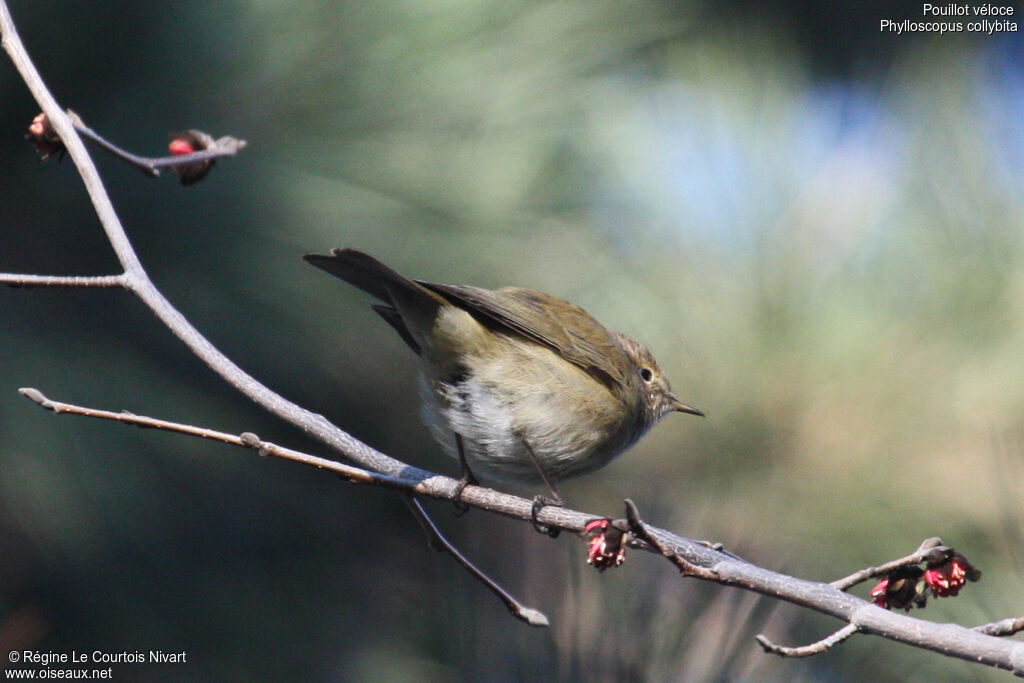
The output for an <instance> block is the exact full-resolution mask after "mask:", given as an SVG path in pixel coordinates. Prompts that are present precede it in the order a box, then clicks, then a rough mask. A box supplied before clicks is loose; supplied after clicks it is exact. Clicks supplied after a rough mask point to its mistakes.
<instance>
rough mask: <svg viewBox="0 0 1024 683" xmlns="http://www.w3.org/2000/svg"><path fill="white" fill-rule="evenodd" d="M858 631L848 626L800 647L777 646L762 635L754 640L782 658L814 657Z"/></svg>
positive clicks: (854, 627) (766, 650) (851, 625)
mask: <svg viewBox="0 0 1024 683" xmlns="http://www.w3.org/2000/svg"><path fill="white" fill-rule="evenodd" d="M857 631H858V629H857V627H856V626H855V625H853V624H847V625H846V626H844V627H842V628H841V629H839V630H838V631H836V632H835V633H833V634H832V635H830V636H829V637H827V638H822V639H821V640H819V641H817V642H815V643H811V644H810V645H801V646H800V647H785V646H783V645H776V644H775V643H773V642H772V641H770V640H769V639H768V637H767V636H765V635H764V634H761V633H759V634H757V635H756V636H754V640H756V641H757V642H758V643H759V644H760V645H761V647H763V648H764V651H765V652H768V653H771V654H773V655H779V656H780V657H811V656H813V655H820V654H822V653H823V652H828V651H829V650H831V649H832V648H833V647H835V646H836V645H838V644H839V643H841V642H843V641H844V640H846V639H847V638H849V637H850V636H852V635H853V634H854V633H857Z"/></svg>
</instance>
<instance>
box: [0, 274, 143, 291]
mask: <svg viewBox="0 0 1024 683" xmlns="http://www.w3.org/2000/svg"><path fill="white" fill-rule="evenodd" d="M126 282H127V278H125V276H124V275H123V274H122V275H31V274H26V273H0V285H7V286H8V287H23V288H29V287H98V288H116V287H124V286H125V283H126Z"/></svg>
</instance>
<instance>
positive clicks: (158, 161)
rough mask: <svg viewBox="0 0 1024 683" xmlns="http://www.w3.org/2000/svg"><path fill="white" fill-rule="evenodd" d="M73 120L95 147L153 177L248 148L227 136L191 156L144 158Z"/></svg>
mask: <svg viewBox="0 0 1024 683" xmlns="http://www.w3.org/2000/svg"><path fill="white" fill-rule="evenodd" d="M69 113H70V112H69ZM71 120H72V123H73V124H74V126H75V130H77V131H78V134H79V135H81V136H82V137H84V138H86V139H87V140H89V141H90V142H92V143H94V144H95V145H97V146H99V147H100V148H102V149H103V150H105V151H107V152H109V153H110V154H112V155H113V156H114V157H116V158H118V159H120V160H121V161H123V162H125V163H126V164H128V165H129V166H134V167H135V168H137V169H139V170H140V171H142V172H143V173H144V174H146V175H148V176H151V177H156V176H158V175H160V169H161V168H170V167H174V168H178V167H183V166H188V165H190V164H194V163H196V162H201V161H212V160H214V159H219V158H222V157H231V156H235V155H236V154H238V152H239V151H241V150H243V149H245V146H246V142H245V140H237V139H235V138H233V137H230V136H226V137H223V138H220V139H219V140H216V141H213V140H212V138H211V141H212V146H211V147H209V148H208V149H203V150H200V151H197V152H192V153H191V154H175V155H172V156H166V157H155V158H154V157H142V156H139V155H137V154H132V153H131V152H128V151H126V150H123V149H121V148H120V147H118V146H117V145H115V144H114V143H113V142H110V141H109V140H107V139H106V138H104V137H102V136H101V135H100V134H99V133H97V132H96V131H94V130H93V129H92V128H90V127H89V126H87V125H85V123H84V122H83V121H82V120H81V119H80V118H78V117H77V116H74V115H72V119H71Z"/></svg>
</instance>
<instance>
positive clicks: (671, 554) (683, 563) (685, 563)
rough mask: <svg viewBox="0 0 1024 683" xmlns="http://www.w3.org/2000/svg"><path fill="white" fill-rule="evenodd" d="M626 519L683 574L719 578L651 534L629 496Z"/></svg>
mask: <svg viewBox="0 0 1024 683" xmlns="http://www.w3.org/2000/svg"><path fill="white" fill-rule="evenodd" d="M626 521H627V522H628V523H629V530H630V531H631V532H632V533H633V535H634V536H636V537H637V538H639V539H640V540H641V541H643V542H644V543H647V544H648V545H650V546H651V547H652V548H653V549H654V550H656V551H657V552H659V553H661V554H662V555H663V556H664V557H667V558H668V559H669V560H671V562H672V564H674V565H675V566H676V567H678V568H679V571H680V573H682V575H683V576H693V577H695V578H698V579H705V580H707V581H717V580H718V574H717V573H716V572H715V571H714V570H713V569H708V568H706V567H702V566H700V565H698V564H695V563H693V562H691V561H690V560H688V559H686V558H685V557H683V556H682V555H680V554H679V553H677V552H676V551H675V550H673V549H672V548H669V547H667V546H666V545H665V544H664V543H662V542H661V540H659V539H658V538H657V537H656V536H654V535H653V534H651V533H650V531H649V530H648V528H647V525H646V524H644V522H643V520H642V519H640V512H639V511H638V510H637V509H636V504H635V503H634V502H633V501H631V500H630V499H628V498H627V499H626Z"/></svg>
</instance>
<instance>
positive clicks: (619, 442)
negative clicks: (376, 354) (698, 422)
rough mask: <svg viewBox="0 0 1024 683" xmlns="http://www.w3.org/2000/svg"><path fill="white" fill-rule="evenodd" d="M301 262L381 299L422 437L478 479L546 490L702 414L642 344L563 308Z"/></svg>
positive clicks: (529, 295)
mask: <svg viewBox="0 0 1024 683" xmlns="http://www.w3.org/2000/svg"><path fill="white" fill-rule="evenodd" d="M304 258H305V260H306V261H308V262H310V263H312V264H313V265H314V266H317V267H318V268H322V269H323V270H325V271H327V272H328V273H331V274H332V275H336V276H338V277H340V278H341V279H342V280H345V281H346V282H348V283H350V284H353V285H355V286H356V287H358V288H360V289H362V290H363V291H365V292H367V293H369V294H371V295H373V296H375V297H376V298H377V299H380V300H381V301H382V302H383V304H378V305H375V306H373V310H375V311H376V312H377V313H378V314H379V315H380V316H381V317H382V318H384V320H386V321H387V322H388V323H389V324H390V325H391V326H392V327H393V328H395V330H396V331H397V332H398V334H399V335H400V336H401V337H402V339H403V340H404V341H405V343H406V344H407V345H408V346H409V348H411V349H412V350H413V351H415V352H416V354H417V355H418V356H419V357H420V360H421V361H422V363H423V374H422V376H421V382H420V394H421V398H422V399H423V418H424V420H425V422H426V423H427V425H428V426H429V428H430V431H431V432H432V433H433V435H434V438H436V439H437V440H438V442H440V443H441V445H442V446H443V447H444V449H445V450H446V451H447V452H448V453H449V454H450V455H453V456H459V450H460V447H461V450H463V457H464V460H463V464H464V465H468V466H469V468H470V470H471V472H472V473H473V474H475V475H479V476H481V477H483V478H484V479H489V480H493V481H499V482H511V483H517V484H523V485H533V484H539V483H541V482H542V481H544V482H547V483H548V484H551V485H552V488H553V489H554V486H553V484H554V482H555V481H559V480H563V479H568V478H570V477H577V476H579V475H582V474H586V473H588V472H593V471H594V470H596V469H598V468H600V467H603V466H604V465H607V464H608V463H609V462H610V461H611V460H612V459H613V458H615V457H616V456H617V455H619V454H620V453H622V452H623V451H625V450H626V449H628V448H629V447H630V446H632V445H633V444H634V443H636V441H637V440H638V439H639V438H640V437H641V436H643V435H644V434H645V433H646V432H647V430H649V429H650V428H651V427H653V426H654V424H655V423H657V422H658V420H660V419H661V418H663V417H664V416H665V415H667V414H668V413H670V412H673V411H679V412H683V413H692V414H694V415H703V413H701V412H700V411H699V410H697V409H695V408H691V407H690V406H688V405H686V404H684V403H681V402H680V401H679V399H677V398H676V397H675V395H674V394H673V393H672V388H671V387H670V386H669V382H668V379H667V378H666V377H665V374H664V373H663V372H662V371H661V368H660V367H658V363H657V361H655V360H654V356H652V355H651V352H650V351H648V350H647V348H646V347H644V346H643V345H641V344H639V343H638V342H636V341H634V340H633V339H632V338H630V337H627V336H626V335H624V334H622V333H620V332H614V331H612V330H609V329H607V328H605V327H604V326H602V325H601V324H600V323H599V322H597V321H596V320H594V318H592V317H591V316H590V315H589V314H588V313H587V312H586V311H584V310H583V309H582V308H580V307H579V306H576V305H575V304H571V303H569V302H568V301H563V300H562V299H559V298H557V297H554V296H551V295H550V294H544V293H542V292H535V291H532V290H529V289H521V288H519V287H505V288H503V289H498V290H488V289H480V288H478V287H468V286H462V285H442V284H437V283H433V282H424V281H422V280H410V279H409V278H406V277H404V276H403V275H400V274H399V273H397V272H395V271H394V270H392V269H391V268H389V267H387V266H386V265H384V264H383V263H381V262H380V261H378V260H376V259H374V258H373V257H372V256H369V255H367V254H364V253H362V252H359V251H356V250H354V249H335V250H334V251H332V252H331V254H329V255H324V254H307V255H306V256H305V257H304ZM459 442H461V444H460V443H459ZM556 496H557V492H556Z"/></svg>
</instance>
